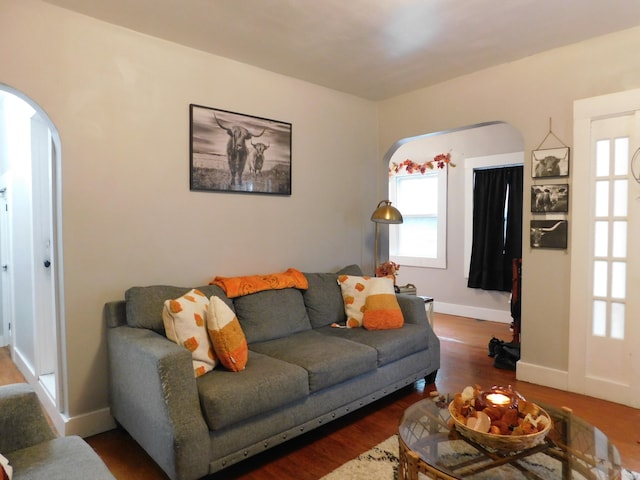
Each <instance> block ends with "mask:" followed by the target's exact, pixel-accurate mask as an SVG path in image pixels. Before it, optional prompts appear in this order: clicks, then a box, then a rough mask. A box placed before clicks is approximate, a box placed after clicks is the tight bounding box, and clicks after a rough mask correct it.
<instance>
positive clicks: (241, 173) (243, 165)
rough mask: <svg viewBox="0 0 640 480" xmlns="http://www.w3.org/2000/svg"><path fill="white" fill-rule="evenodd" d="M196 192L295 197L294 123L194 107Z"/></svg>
mask: <svg viewBox="0 0 640 480" xmlns="http://www.w3.org/2000/svg"><path fill="white" fill-rule="evenodd" d="M189 119H190V165H189V167H190V171H189V186H190V189H191V190H196V191H211V192H234V193H261V194H274V195H291V124H290V123H287V122H280V121H277V120H269V119H267V118H261V117H255V116H252V115H244V114H241V113H234V112H229V111H226V110H220V109H217V108H211V107H203V106H201V105H193V104H191V105H190V106H189Z"/></svg>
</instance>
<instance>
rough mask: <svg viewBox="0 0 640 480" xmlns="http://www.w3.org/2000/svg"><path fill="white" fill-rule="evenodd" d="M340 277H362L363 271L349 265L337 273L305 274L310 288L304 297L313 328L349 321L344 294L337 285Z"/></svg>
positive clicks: (303, 293) (356, 266) (304, 292)
mask: <svg viewBox="0 0 640 480" xmlns="http://www.w3.org/2000/svg"><path fill="white" fill-rule="evenodd" d="M339 275H362V270H360V267H359V266H358V265H355V264H353V265H347V266H346V267H344V268H342V269H340V270H339V271H338V272H336V273H305V274H304V276H305V277H306V278H307V282H308V284H309V288H307V290H305V291H303V292H302V296H303V298H304V304H305V306H306V307H307V313H308V315H309V320H310V321H311V326H312V327H313V328H320V327H324V326H325V325H331V324H332V323H344V322H345V321H346V320H347V317H346V315H345V313H344V302H343V300H342V292H341V291H340V286H339V285H338V283H337V281H338V276H339Z"/></svg>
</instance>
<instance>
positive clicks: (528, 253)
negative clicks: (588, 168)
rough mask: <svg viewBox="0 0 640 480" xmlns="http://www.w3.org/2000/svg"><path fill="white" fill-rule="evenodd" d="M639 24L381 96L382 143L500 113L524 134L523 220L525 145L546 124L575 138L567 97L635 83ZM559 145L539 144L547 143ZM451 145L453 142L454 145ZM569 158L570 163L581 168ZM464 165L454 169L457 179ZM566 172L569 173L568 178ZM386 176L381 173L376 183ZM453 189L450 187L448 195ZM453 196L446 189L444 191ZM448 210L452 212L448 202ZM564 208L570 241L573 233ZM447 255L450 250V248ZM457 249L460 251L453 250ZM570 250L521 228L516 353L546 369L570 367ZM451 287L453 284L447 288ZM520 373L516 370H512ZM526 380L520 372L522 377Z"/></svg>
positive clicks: (639, 77)
mask: <svg viewBox="0 0 640 480" xmlns="http://www.w3.org/2000/svg"><path fill="white" fill-rule="evenodd" d="M638 50H640V28H635V29H631V30H626V31H623V32H618V33H616V34H612V35H607V36H604V37H600V38H597V39H594V40H590V41H586V42H582V43H579V44H575V45H571V46H568V47H565V48H560V49H556V50H551V51H548V52H545V53H542V54H539V55H535V56H531V57H528V58H525V59H522V60H519V61H515V62H511V63H508V64H504V65H500V66H497V67H494V68H490V69H486V70H483V71H479V72H476V73H474V74H470V75H466V76H463V77H460V78H457V79H454V80H451V81H448V82H445V83H442V84H439V85H436V86H433V87H430V88H425V89H421V90H417V91H415V92H412V93H409V94H406V95H401V96H398V97H395V98H392V99H389V100H387V101H383V102H380V149H381V151H385V150H387V149H388V148H389V146H390V145H393V143H394V142H396V141H397V140H398V139H400V138H406V137H410V136H415V135H418V134H423V133H429V132H438V131H442V130H447V129H452V128H456V127H460V126H466V125H472V124H476V123H481V122H487V121H495V120H501V121H505V122H507V123H509V124H510V125H512V126H513V127H514V128H515V129H517V130H518V131H519V132H520V133H521V134H522V136H523V138H524V150H525V166H524V172H525V176H524V179H525V183H524V191H525V202H524V228H525V233H527V230H528V229H527V227H528V225H529V221H530V219H531V214H530V204H529V195H527V193H526V192H528V191H529V190H530V186H531V183H532V182H531V173H530V172H531V159H530V154H531V150H533V149H535V148H537V147H538V145H539V144H540V142H542V140H543V139H544V138H545V136H546V135H547V133H548V131H549V118H551V119H552V122H553V123H552V128H553V132H554V134H555V135H557V136H558V137H559V138H560V139H562V140H563V142H564V143H566V144H567V145H569V146H571V145H572V143H573V139H572V131H573V124H572V122H573V120H572V118H573V117H572V115H573V101H574V100H576V99H580V98H586V97H591V96H595V95H601V94H604V93H609V92H616V91H621V90H626V89H631V88H638V87H639V86H640V56H638V55H637V52H638ZM553 146H558V145H557V144H556V145H553V144H545V147H547V148H549V147H553ZM453 148H454V150H455V146H453ZM583 161H585V159H581V158H573V159H572V163H571V168H572V169H575V168H580V163H581V162H583ZM463 174H464V169H452V170H451V171H450V174H449V183H450V185H451V184H456V182H458V179H457V176H462V175H463ZM570 182H571V177H570V178H569V183H570ZM384 185H385V181H384V180H383V179H380V181H379V188H383V186H384ZM451 194H453V195H455V192H451V193H450V195H451ZM450 198H451V196H450ZM450 215H455V214H454V213H453V212H451V210H450ZM571 225H572V224H571V218H570V216H569V229H570V233H569V242H570V244H571V241H580V238H579V235H577V236H576V237H575V238H574V232H572V231H571ZM461 228H462V222H456V221H455V217H454V216H450V218H449V231H450V235H454V236H459V237H462V231H461V230H460V229H461ZM449 254H450V255H454V254H455V253H454V252H452V251H451V250H450V251H449ZM459 254H460V255H462V251H460V252H459ZM570 274H571V272H570V262H569V250H542V249H536V250H531V249H530V248H529V243H528V234H527V235H525V236H524V245H523V278H522V288H523V292H522V308H523V312H522V332H523V334H522V361H523V362H526V363H528V364H531V365H533V366H537V367H540V368H541V369H544V368H546V369H547V370H548V371H561V372H562V371H564V372H566V370H567V367H568V358H567V352H568V344H569V341H570V337H569V278H570ZM452 293H454V292H452ZM518 375H519V377H520V372H518ZM524 379H525V380H526V378H524Z"/></svg>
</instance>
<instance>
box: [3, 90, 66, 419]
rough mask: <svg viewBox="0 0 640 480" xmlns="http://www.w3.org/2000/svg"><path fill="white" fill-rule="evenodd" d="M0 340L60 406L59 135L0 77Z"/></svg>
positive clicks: (52, 406)
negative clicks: (0, 316) (0, 81)
mask: <svg viewBox="0 0 640 480" xmlns="http://www.w3.org/2000/svg"><path fill="white" fill-rule="evenodd" d="M0 145H1V146H0V260H1V261H0V266H1V270H0V289H1V295H0V298H1V301H2V308H0V314H1V315H2V320H1V321H0V339H1V340H2V342H1V343H2V345H9V346H10V349H11V356H12V359H13V360H14V362H15V363H16V365H17V366H18V368H19V369H20V371H21V372H22V374H23V375H24V377H25V378H26V379H27V381H28V382H29V383H30V384H32V385H33V386H34V387H35V388H36V391H37V392H38V393H39V396H40V398H41V400H42V401H43V404H44V405H45V407H46V408H47V410H49V411H51V412H62V411H63V408H64V406H63V399H64V394H63V392H64V387H63V386H64V382H63V378H64V377H63V373H64V368H63V359H64V355H63V352H64V342H63V341H64V337H63V336H62V330H61V328H60V325H61V324H60V319H61V318H63V316H62V295H61V285H62V262H61V259H62V254H61V248H60V247H61V241H60V229H59V228H58V225H59V224H60V214H59V212H60V208H59V207H60V201H59V192H60V189H59V179H60V162H59V152H60V140H59V136H58V133H57V131H56V129H55V127H54V126H53V123H52V122H51V120H50V119H49V118H48V116H47V115H46V114H45V113H44V111H43V110H42V108H40V107H39V106H38V105H37V104H36V103H35V102H33V101H32V100H31V99H29V98H28V97H26V96H25V95H23V94H22V93H21V92H19V91H17V90H15V89H12V88H11V87H8V86H5V85H2V84H0Z"/></svg>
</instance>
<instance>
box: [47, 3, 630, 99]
mask: <svg viewBox="0 0 640 480" xmlns="http://www.w3.org/2000/svg"><path fill="white" fill-rule="evenodd" d="M45 1H47V2H48V3H51V4H55V5H58V6H60V7H63V8H67V9H70V10H75V11H77V12H80V13H82V14H85V15H89V16H92V17H95V18H98V19H101V20H104V21H106V22H110V23H114V24H118V25H122V26H124V27H127V28H130V29H133V30H137V31H139V32H142V33H145V34H148V35H152V36H156V37H160V38H164V39H166V40H170V41H173V42H176V43H180V44H183V45H187V46H190V47H193V48H197V49H200V50H204V51H207V52H211V53H213V54H215V55H220V56H223V57H228V58H232V59H235V60H238V61H240V62H243V63H247V64H251V65H255V66H258V67H261V68H264V69H266V70H270V71H273V72H277V73H281V74H283V75H288V76H291V77H295V78H299V79H302V80H306V81H309V82H312V83H316V84H319V85H324V86H326V87H329V88H332V89H335V90H339V91H343V92H346V93H350V94H354V95H357V96H360V97H363V98H367V99H371V100H381V99H385V98H389V97H392V96H395V95H399V94H402V93H406V92H409V91H412V90H415V89H417V88H421V87H425V86H428V85H432V84H435V83H439V82H442V81H446V80H448V79H451V78H454V77H457V76H460V75H464V74H467V73H471V72H473V71H477V70H481V69H483V68H487V67H490V66H493V65H498V64H501V63H506V62H510V61H513V60H517V59H519V58H523V57H526V56H529V55H533V54H535V53H538V52H542V51H545V50H549V49H552V48H556V47H560V46H563V45H568V44H571V43H576V42H579V41H582V40H585V39H588V38H592V37H596V36H600V35H604V34H607V33H611V32H615V31H618V30H624V29H627V28H631V27H634V26H637V25H640V0H45Z"/></svg>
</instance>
